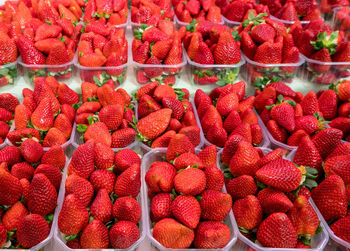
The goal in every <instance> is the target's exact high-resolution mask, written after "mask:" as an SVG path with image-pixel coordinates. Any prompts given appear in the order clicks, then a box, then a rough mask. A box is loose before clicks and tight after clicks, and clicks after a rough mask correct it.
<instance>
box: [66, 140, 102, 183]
mask: <svg viewBox="0 0 350 251" xmlns="http://www.w3.org/2000/svg"><path fill="white" fill-rule="evenodd" d="M94 169H95V165H94V142H93V141H91V140H90V141H87V142H86V143H85V144H83V145H80V146H79V147H78V148H77V149H76V151H75V152H74V154H73V156H72V159H71V161H70V163H69V165H68V175H70V174H73V173H75V174H77V175H79V176H80V177H83V178H86V179H87V178H89V176H90V174H91V173H92V172H93V171H94Z"/></svg>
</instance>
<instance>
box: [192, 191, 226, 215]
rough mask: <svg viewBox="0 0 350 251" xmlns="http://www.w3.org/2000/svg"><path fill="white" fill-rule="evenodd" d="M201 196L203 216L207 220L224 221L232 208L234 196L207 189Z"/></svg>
mask: <svg viewBox="0 0 350 251" xmlns="http://www.w3.org/2000/svg"><path fill="white" fill-rule="evenodd" d="M201 197H202V199H201V200H200V202H199V203H200V206H201V210H202V214H201V218H203V219H205V220H217V221H223V220H224V219H225V218H226V216H227V215H228V213H229V212H230V210H231V207H232V198H231V195H229V194H227V193H222V192H219V191H215V190H205V191H204V192H203V193H202V194H201Z"/></svg>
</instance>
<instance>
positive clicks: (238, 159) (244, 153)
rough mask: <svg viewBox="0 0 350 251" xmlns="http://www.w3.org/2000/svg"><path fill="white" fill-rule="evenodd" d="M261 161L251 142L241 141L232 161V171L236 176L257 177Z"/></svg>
mask: <svg viewBox="0 0 350 251" xmlns="http://www.w3.org/2000/svg"><path fill="white" fill-rule="evenodd" d="M259 159H260V157H259V154H258V152H257V151H256V149H255V148H254V147H253V146H252V145H251V144H250V143H249V142H247V141H241V142H239V143H238V147H237V150H236V152H235V153H234V155H233V156H232V158H231V160H230V171H231V173H232V174H233V175H234V176H239V175H244V174H246V175H255V173H256V171H257V170H258V168H259V165H258V162H259Z"/></svg>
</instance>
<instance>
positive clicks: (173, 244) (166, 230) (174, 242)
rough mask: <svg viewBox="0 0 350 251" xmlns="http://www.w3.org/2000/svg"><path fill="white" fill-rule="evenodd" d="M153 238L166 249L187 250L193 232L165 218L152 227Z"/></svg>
mask: <svg viewBox="0 0 350 251" xmlns="http://www.w3.org/2000/svg"><path fill="white" fill-rule="evenodd" d="M153 237H154V238H155V239H156V240H157V241H158V242H159V243H160V244H162V245H163V246H164V247H167V248H189V247H190V246H191V243H192V242H193V240H194V231H193V230H192V229H190V228H188V227H186V226H184V225H182V224H181V223H179V222H177V221H176V220H174V219H171V218H165V219H162V220H160V221H159V222H157V223H156V224H155V225H154V228H153ZM174 237H175V238H174Z"/></svg>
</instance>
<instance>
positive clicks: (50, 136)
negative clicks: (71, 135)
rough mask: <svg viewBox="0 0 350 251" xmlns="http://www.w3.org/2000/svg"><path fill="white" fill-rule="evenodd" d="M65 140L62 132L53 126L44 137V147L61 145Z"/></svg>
mask: <svg viewBox="0 0 350 251" xmlns="http://www.w3.org/2000/svg"><path fill="white" fill-rule="evenodd" d="M66 142H67V139H66V137H65V136H64V134H63V132H61V131H60V130H58V129H57V128H55V127H52V128H51V129H50V130H49V131H48V132H47V134H46V137H45V139H44V141H43V146H44V147H52V146H55V145H62V144H64V143H66Z"/></svg>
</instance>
